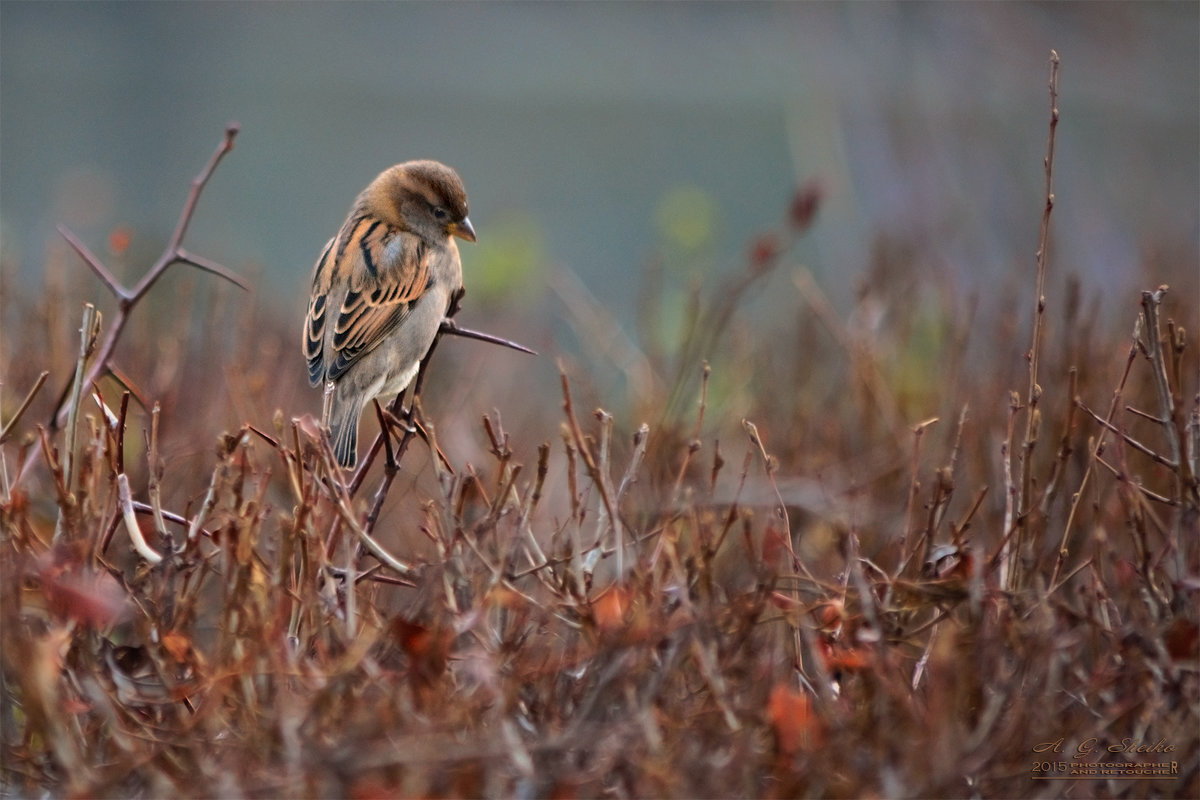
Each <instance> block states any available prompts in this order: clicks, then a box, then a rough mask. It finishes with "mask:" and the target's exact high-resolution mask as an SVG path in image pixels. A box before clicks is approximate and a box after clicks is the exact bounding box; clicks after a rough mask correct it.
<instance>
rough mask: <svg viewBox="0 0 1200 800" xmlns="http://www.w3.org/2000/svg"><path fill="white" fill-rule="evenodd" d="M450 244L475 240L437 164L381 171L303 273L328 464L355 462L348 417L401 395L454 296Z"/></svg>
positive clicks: (453, 179) (354, 434) (309, 352)
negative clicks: (309, 271)
mask: <svg viewBox="0 0 1200 800" xmlns="http://www.w3.org/2000/svg"><path fill="white" fill-rule="evenodd" d="M455 237H458V238H460V239H465V240H467V241H469V242H474V241H475V229H474V228H472V227H471V221H470V220H469V219H468V218H467V193H466V190H465V189H464V188H463V182H462V179H461V178H459V177H458V173H456V172H455V171H454V170H453V169H451V168H450V167H447V166H446V165H444V164H440V163H438V162H437V161H408V162H405V163H403V164H397V165H395V166H393V167H389V168H388V169H385V170H384V171H383V172H381V173H380V174H379V175H378V177H376V178H375V180H373V181H371V183H370V185H369V186H367V188H366V189H364V190H363V191H362V193H361V194H359V196H358V199H356V200H355V201H354V205H353V206H352V207H351V209H350V214H349V215H348V216H347V217H346V221H345V222H344V223H343V224H342V227H341V230H339V231H338V233H337V235H336V236H334V237H333V238H332V239H330V240H329V243H328V244H326V245H325V249H324V250H323V251H322V252H321V257H320V258H318V259H317V264H316V267H315V270H314V274H313V281H312V296H311V297H310V299H309V302H308V314H307V316H306V318H305V320H304V355H305V357H306V358H307V359H308V379H309V382H310V383H311V384H312V385H313V386H324V387H325V405H324V410H323V413H322V421H323V423H324V425H325V426H326V427H327V428H328V429H329V436H330V441H331V442H332V443H333V452H334V455H335V456H336V457H337V461H338V464H340V465H341V466H342V467H345V468H347V469H349V468H352V467H353V466H354V465H355V464H356V463H357V462H358V419H359V416H360V415H361V414H362V410H363V407H364V406H366V404H367V403H368V402H370V401H371V400H373V399H374V398H376V397H379V396H381V395H386V396H393V395H396V394H399V393H400V392H402V391H404V389H405V388H406V387H407V386H408V384H409V383H410V382H412V379H413V378H414V377H415V376H416V374H417V368H418V367H419V366H420V363H421V359H423V358H424V357H425V354H426V353H427V352H429V348H430V346H431V345H432V344H433V340H434V338H435V337H436V336H437V333H438V328H439V327H440V326H441V323H442V321H443V320H444V319H446V318H447V316H448V315H449V314H452V313H453V310H456V309H455V307H456V305H457V302H458V298H459V297H460V296H461V295H462V293H463V279H462V261H461V259H460V258H459V254H458V245H457V244H456V243H455V241H454V239H455Z"/></svg>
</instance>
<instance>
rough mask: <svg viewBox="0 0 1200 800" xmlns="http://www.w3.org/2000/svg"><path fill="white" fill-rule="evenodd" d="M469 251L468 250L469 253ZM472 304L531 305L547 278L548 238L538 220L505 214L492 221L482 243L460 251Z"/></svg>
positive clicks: (523, 214) (482, 233) (524, 214)
mask: <svg viewBox="0 0 1200 800" xmlns="http://www.w3.org/2000/svg"><path fill="white" fill-rule="evenodd" d="M468 248H469V249H468ZM461 249H464V250H467V252H466V253H465V254H464V256H465V257H464V261H465V262H466V270H467V273H468V274H467V285H468V286H469V287H470V296H471V299H472V300H480V301H482V302H506V303H512V304H518V305H519V304H522V303H526V302H529V301H530V300H531V298H533V297H535V296H536V293H533V292H529V291H527V289H528V287H530V286H540V285H541V284H542V283H543V278H544V276H545V274H546V264H547V257H546V237H545V235H544V233H543V231H542V226H541V224H540V223H539V222H538V220H537V219H536V218H535V217H534V216H533V215H532V214H530V213H529V212H527V211H524V210H512V211H506V212H503V213H502V214H500V215H499V216H498V217H496V218H495V219H492V220H489V222H488V224H487V228H486V230H481V231H480V235H479V242H478V243H477V244H476V245H473V246H466V247H464V248H461Z"/></svg>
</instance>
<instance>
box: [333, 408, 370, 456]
mask: <svg viewBox="0 0 1200 800" xmlns="http://www.w3.org/2000/svg"><path fill="white" fill-rule="evenodd" d="M361 413H362V404H361V403H359V402H355V401H342V402H337V401H334V402H333V403H332V407H331V408H330V413H329V415H328V424H329V439H330V441H331V442H333V454H334V456H336V457H337V462H338V464H340V465H341V466H342V467H343V468H345V469H351V468H353V467H354V465H355V464H356V463H358V417H359V415H360V414H361Z"/></svg>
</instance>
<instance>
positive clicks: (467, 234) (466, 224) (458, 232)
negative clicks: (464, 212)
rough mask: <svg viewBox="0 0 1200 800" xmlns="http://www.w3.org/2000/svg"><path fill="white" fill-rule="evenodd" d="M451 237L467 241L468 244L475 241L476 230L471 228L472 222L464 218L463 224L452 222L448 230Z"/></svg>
mask: <svg viewBox="0 0 1200 800" xmlns="http://www.w3.org/2000/svg"><path fill="white" fill-rule="evenodd" d="M448 230H449V231H450V235H451V236H457V237H458V238H460V239H466V240H467V241H468V242H473V241H475V229H474V228H472V227H471V220H469V219H467V218H466V217H463V218H462V222H452V223H450V227H449V229H448Z"/></svg>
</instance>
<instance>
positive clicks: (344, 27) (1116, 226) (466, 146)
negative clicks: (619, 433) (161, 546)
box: [0, 0, 1200, 410]
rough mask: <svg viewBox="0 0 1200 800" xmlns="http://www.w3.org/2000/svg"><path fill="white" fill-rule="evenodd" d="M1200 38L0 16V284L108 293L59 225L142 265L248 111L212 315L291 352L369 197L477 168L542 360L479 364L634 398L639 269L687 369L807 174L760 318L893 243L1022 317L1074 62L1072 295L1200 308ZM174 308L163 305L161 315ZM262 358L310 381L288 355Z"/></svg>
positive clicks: (1066, 259)
mask: <svg viewBox="0 0 1200 800" xmlns="http://www.w3.org/2000/svg"><path fill="white" fill-rule="evenodd" d="M1198 43H1200V5H1197V4H1195V3H1163V4H1155V3H1105V4H1048V5H1034V4H1010V3H1006V4H992V3H989V4H974V3H972V4H945V3H935V4H925V3H903V4H883V3H820V4H808V3H803V4H802V3H753V4H746V3H737V4H732V3H731V4H724V3H702V4H701V3H646V4H644V3H594V4H591V3H583V4H579V3H572V4H547V3H439V4H426V3H395V4H391V3H388V4H384V3H287V2H280V3H138V2H121V3H104V2H89V3H75V2H58V3H43V2H13V1H12V0H8V1H7V2H4V3H3V4H0V101H2V109H0V175H2V181H0V232H2V246H0V247H2V249H0V253H2V262H3V282H2V284H0V288H2V289H3V291H5V292H12V291H14V290H17V289H20V290H29V291H32V292H37V291H39V290H40V289H41V287H42V286H43V283H44V282H45V281H46V280H47V278H46V274H47V265H48V264H51V263H54V262H55V261H58V262H62V264H63V265H64V266H63V267H62V268H61V272H60V273H59V274H60V276H67V277H65V278H63V277H60V278H59V280H65V281H66V282H68V283H72V284H73V285H74V286H75V287H76V288H77V289H78V291H79V293H80V294H81V295H82V296H83V297H86V298H89V299H93V300H96V301H100V302H103V301H104V300H106V299H107V298H105V297H104V294H103V290H102V288H101V286H100V284H99V283H98V282H97V281H95V279H94V277H92V276H91V275H90V274H89V273H88V272H87V271H86V269H85V268H84V267H83V265H82V264H81V263H79V262H78V261H77V260H74V257H73V256H70V255H69V254H65V253H64V251H63V246H62V244H61V241H60V240H59V237H58V234H57V233H56V232H55V229H54V226H55V224H56V223H64V224H66V225H67V226H69V227H70V228H71V229H72V230H73V231H74V232H75V233H76V234H77V235H79V236H80V237H81V238H82V240H83V241H84V242H86V243H88V244H89V246H91V247H92V248H93V249H94V250H96V251H97V252H98V253H99V254H100V255H101V256H102V257H103V258H105V259H107V260H108V262H109V263H110V265H111V266H112V268H113V269H114V270H115V271H116V272H117V273H118V275H120V276H122V277H124V278H125V279H126V280H128V281H130V282H132V281H133V280H136V276H138V275H140V274H141V272H142V271H143V270H144V269H145V267H146V265H148V264H149V262H150V261H152V260H153V258H154V257H155V256H156V255H157V253H158V252H159V251H160V249H161V247H162V243H163V242H164V241H165V239H166V237H167V236H168V235H169V233H170V231H171V229H172V228H173V226H174V224H175V220H176V219H177V216H178V213H179V210H180V208H181V207H182V204H183V201H184V199H185V197H186V193H187V189H188V182H189V180H190V179H191V178H192V177H193V176H194V175H195V174H196V173H197V172H198V171H199V169H200V167H201V166H202V165H203V164H204V162H205V160H206V159H207V158H208V157H209V155H210V154H211V153H212V151H213V149H214V148H215V147H216V145H217V143H218V142H219V141H220V138H221V133H222V130H223V127H224V125H225V124H226V122H228V121H230V120H236V121H237V122H239V123H240V124H241V128H242V132H241V135H240V136H239V137H238V140H237V146H236V149H235V150H234V152H233V153H232V154H231V155H230V156H229V157H228V158H227V160H226V161H225V162H224V163H223V164H222V165H221V167H220V168H219V169H218V171H217V173H216V176H215V177H214V179H213V180H212V182H211V183H210V185H209V187H208V189H207V191H206V193H205V195H204V197H203V199H202V201H201V204H200V208H199V210H198V212H197V214H196V216H195V218H194V222H193V225H192V228H191V232H190V233H189V236H188V239H187V246H188V248H189V249H190V250H192V251H193V252H196V253H199V254H201V255H204V256H207V257H209V258H212V259H214V260H217V261H219V262H221V263H223V264H225V265H226V266H228V267H230V268H232V269H234V270H236V271H238V272H239V273H241V274H243V275H245V276H247V277H248V278H249V279H250V280H251V281H252V282H253V283H254V286H255V288H254V290H253V291H252V293H251V294H249V295H241V294H238V293H236V292H234V293H231V295H230V297H229V298H228V300H227V303H226V305H223V306H220V308H222V309H224V310H223V311H222V313H226V314H234V313H236V314H239V315H242V316H245V317H246V318H249V319H251V320H257V321H259V322H262V321H264V320H267V319H272V320H278V321H279V324H281V325H283V326H284V329H287V326H289V325H290V326H291V327H292V328H294V329H295V338H296V340H297V341H298V339H299V326H300V320H301V318H302V316H303V311H304V304H305V299H306V297H307V291H308V281H309V278H310V274H311V269H312V264H313V262H314V260H315V258H316V255H317V253H318V252H319V250H320V249H321V247H322V245H323V244H324V242H325V241H326V240H327V239H328V237H329V236H331V235H332V234H333V233H334V232H335V231H336V229H337V227H338V225H339V224H340V222H341V221H342V219H343V217H344V214H345V213H346V211H347V209H348V207H349V205H350V203H351V201H352V199H353V198H354V196H355V194H356V193H357V192H358V191H359V190H360V189H361V188H362V187H363V186H365V185H366V184H367V183H368V182H369V181H370V180H371V178H372V177H373V176H374V175H375V174H376V173H377V172H379V171H380V170H381V169H383V168H384V167H386V166H388V165H390V164H392V163H395V162H398V161H402V160H407V159H410V158H426V157H427V158H436V159H439V160H442V161H445V162H446V163H448V164H451V165H453V166H454V167H456V168H457V169H458V170H459V171H460V173H461V174H462V175H463V177H464V179H465V182H466V185H467V188H468V191H469V195H470V204H471V218H472V220H473V221H474V223H475V227H476V229H477V230H478V232H479V244H478V245H476V246H469V245H468V246H464V247H463V253H464V262H465V271H466V282H467V286H468V290H469V291H468V296H467V302H466V306H465V308H464V311H463V314H462V316H461V317H460V320H461V321H462V322H463V323H464V324H467V325H472V326H476V327H489V329H491V330H494V331H495V332H496V333H500V334H503V335H507V336H511V337H513V338H516V339H519V340H522V341H525V342H526V343H527V344H529V345H531V346H534V347H536V348H537V349H539V350H540V351H541V352H542V353H543V354H544V355H543V357H542V358H541V359H538V360H537V361H536V362H527V361H522V360H521V359H522V358H523V357H520V356H517V355H516V354H509V353H502V352H499V351H491V350H490V349H488V350H487V353H486V356H487V357H488V358H490V359H491V360H492V361H493V362H496V361H498V362H499V363H501V364H508V365H511V366H510V367H508V368H509V369H511V370H517V372H516V373H515V374H513V373H510V374H509V376H508V377H509V378H511V379H513V380H518V381H526V380H535V381H539V382H540V381H548V383H545V384H544V385H545V386H546V388H547V390H548V391H549V392H551V393H553V392H555V391H556V390H557V389H556V380H555V374H556V366H555V359H556V358H564V359H566V360H567V361H568V362H569V361H570V360H571V359H572V358H574V357H575V355H574V354H578V353H579V352H580V351H584V352H586V351H588V350H589V348H591V349H592V350H596V351H603V352H599V353H598V355H597V354H596V353H594V354H593V355H596V358H595V359H593V361H594V362H596V363H594V364H592V366H591V367H589V371H590V374H591V375H592V376H593V377H594V378H596V380H597V381H598V382H599V383H600V384H601V385H607V384H606V382H607V381H609V379H610V378H611V381H613V383H612V384H611V385H612V386H616V387H619V386H621V385H624V384H623V383H620V382H622V381H627V380H629V376H630V374H631V369H630V367H629V363H630V361H631V360H633V361H636V360H637V359H638V358H639V355H638V353H639V349H644V348H647V347H649V346H650V345H649V344H648V343H647V342H645V341H644V339H645V337H644V336H641V337H639V335H638V334H636V333H635V332H634V328H635V327H636V325H635V323H636V320H637V319H638V317H639V314H641V313H642V311H639V302H642V301H643V300H644V298H645V296H646V293H647V291H648V289H647V280H648V279H647V275H651V276H653V283H654V286H655V287H657V288H656V289H655V291H656V292H657V294H656V295H655V297H656V302H657V303H658V305H659V308H658V309H657V311H656V313H657V315H658V317H657V318H658V320H659V327H658V329H657V330H658V331H659V334H660V338H661V341H659V342H658V345H660V346H662V347H663V348H664V349H665V350H666V351H669V350H670V349H671V347H672V344H673V341H674V340H673V338H672V337H673V336H674V335H675V334H673V333H672V330H673V327H672V326H676V327H677V326H678V325H679V320H681V319H682V318H683V316H684V315H685V311H684V308H685V307H686V304H687V295H686V289H687V288H688V287H693V288H695V287H708V288H711V287H712V286H715V285H717V281H718V279H719V278H720V276H723V275H729V274H735V273H737V272H738V271H740V270H744V269H746V264H747V255H746V254H747V253H748V252H749V249H750V243H751V242H752V241H753V240H754V239H755V237H757V236H758V235H759V234H760V233H761V232H762V231H764V230H766V229H770V228H772V227H775V226H778V225H779V224H780V221H781V220H782V219H783V218H784V217H785V215H786V212H787V208H788V203H789V202H790V200H791V198H792V196H793V194H794V192H795V191H796V189H797V187H798V186H801V185H803V184H804V183H805V182H807V181H810V180H815V181H817V183H818V185H819V186H820V187H821V191H822V195H821V197H822V201H821V203H820V207H819V212H818V216H817V219H816V223H815V225H814V226H813V228H812V229H811V230H810V231H809V232H808V233H807V234H806V235H805V236H803V237H802V238H801V239H800V240H799V241H798V242H797V243H796V244H795V245H794V247H792V249H791V250H790V251H789V253H788V256H787V258H788V261H787V264H786V265H785V269H783V270H781V271H780V272H779V273H777V274H775V275H772V276H770V277H769V279H768V280H766V281H765V282H764V285H763V286H760V287H759V288H758V291H757V292H756V293H755V294H754V296H753V297H752V298H750V301H749V302H751V304H752V306H753V308H754V309H755V310H754V314H755V316H754V317H752V318H751V319H750V320H749V322H752V323H754V324H755V325H757V324H758V322H756V320H772V319H778V320H785V321H786V320H788V319H790V318H792V317H795V316H796V315H797V314H798V313H799V311H798V309H799V308H800V306H801V301H800V297H799V294H798V292H797V289H796V286H795V285H794V280H793V279H794V275H795V272H796V270H798V269H805V270H810V271H811V273H812V275H813V276H814V277H815V280H816V281H817V283H818V284H819V285H820V286H821V287H822V290H823V291H824V292H825V293H826V294H827V296H828V297H829V298H830V300H831V302H832V304H833V308H834V309H836V310H837V311H838V312H839V313H849V307H850V305H851V304H852V303H854V302H855V300H854V298H855V297H856V292H858V293H859V295H861V293H862V292H863V291H865V290H869V289H870V282H871V281H872V280H873V279H874V276H877V274H878V265H879V261H880V260H881V259H888V258H890V259H891V260H892V262H894V263H900V264H901V268H902V269H903V270H908V271H912V272H914V274H916V275H917V278H918V279H920V280H928V281H933V282H935V283H936V284H937V285H938V286H939V290H940V291H943V292H945V293H948V294H949V296H950V297H952V298H953V297H961V298H966V297H968V296H977V297H979V298H981V303H982V304H983V306H984V307H986V306H987V304H988V303H996V302H1002V303H1009V302H1011V301H1013V299H1014V298H1015V299H1016V300H1018V301H1019V302H1020V303H1021V304H1022V305H1020V306H1019V307H1015V306H1014V307H1011V308H1009V309H1007V310H1005V309H1002V310H1001V313H1012V314H1013V315H1014V316H1021V317H1022V318H1027V314H1026V313H1025V312H1026V311H1027V306H1028V305H1029V302H1030V297H1031V295H1030V291H1031V288H1030V287H1032V276H1033V273H1034V251H1035V249H1036V245H1037V231H1038V223H1039V220H1040V216H1041V211H1042V187H1043V171H1042V158H1043V155H1044V153H1045V147H1046V129H1047V119H1048V97H1047V90H1046V84H1047V76H1048V56H1049V52H1050V50H1051V48H1055V49H1056V50H1057V51H1058V53H1059V54H1060V56H1061V58H1062V77H1061V86H1060V90H1061V99H1060V108H1061V112H1062V124H1061V125H1060V126H1059V136H1058V155H1057V160H1056V175H1055V189H1056V194H1057V206H1056V209H1055V213H1054V223H1053V224H1054V228H1053V260H1052V266H1051V275H1052V279H1053V280H1054V281H1058V280H1060V278H1061V276H1063V275H1068V274H1076V275H1079V276H1080V278H1081V281H1082V286H1083V287H1084V291H1085V292H1086V293H1087V295H1088V296H1089V297H1091V298H1092V299H1093V301H1094V302H1095V303H1097V304H1098V305H1097V307H1098V308H1100V309H1104V308H1105V307H1106V306H1107V310H1110V311H1111V310H1113V309H1114V308H1115V309H1117V310H1120V318H1121V319H1122V320H1124V319H1126V318H1128V319H1129V320H1130V321H1132V319H1133V315H1134V314H1135V309H1136V296H1134V295H1130V294H1129V292H1130V291H1131V290H1135V289H1141V288H1148V287H1149V286H1150V285H1156V284H1157V283H1171V284H1173V285H1176V286H1182V287H1184V290H1185V291H1190V292H1194V290H1195V284H1196V277H1195V276H1196V272H1197V263H1198V258H1200V256H1198V241H1200V230H1198V220H1200V210H1198V202H1200V88H1198V87H1200V68H1198V63H1200V61H1198V59H1200V46H1198ZM896 253H902V254H903V258H901V259H899V260H897V258H895V257H893V256H892V255H889V254H896ZM1148 264H1150V265H1154V266H1153V270H1152V271H1154V272H1155V274H1154V275H1150V276H1147V274H1146V265H1148ZM209 280H215V279H210V278H202V279H199V281H200V283H204V282H206V281H209ZM1058 285H1059V284H1058V283H1052V284H1051V286H1052V288H1054V290H1055V291H1059V290H1058V288H1057V287H1058ZM175 291H176V289H173V288H172V286H171V285H170V284H164V288H162V289H160V290H159V291H156V292H155V293H154V294H152V295H151V297H150V299H149V301H148V304H150V305H154V304H157V307H158V308H159V309H160V310H161V311H162V312H163V313H165V314H167V316H168V317H169V316H170V314H171V313H173V312H172V309H173V307H174V305H175V304H176V303H177V300H176V298H175V296H174V295H173V294H172V292H175ZM697 291H699V289H697ZM1060 296H1061V293H1060ZM1051 297H1052V299H1053V297H1054V295H1051ZM884 299H885V301H886V298H884ZM214 307H215V306H214ZM1124 309H1128V311H1127V312H1126V311H1125V310H1124ZM746 321H747V320H743V322H746ZM1122 325H1124V322H1122ZM5 327H6V328H7V327H8V325H7V324H6V326H5ZM231 329H232V328H231ZM250 329H251V330H253V325H251V328H250ZM1022 330H1026V329H1024V328H1023V329H1022ZM596 332H600V336H601V338H604V337H611V339H612V341H611V342H598V341H597V340H596V335H595V334H596ZM743 335H746V336H751V337H752V336H754V335H755V334H754V326H753V325H752V326H751V327H750V329H749V331H748V332H743ZM64 336H65V337H66V341H70V340H71V339H72V337H73V333H72V331H71V330H70V328H68V329H67V330H66V331H64ZM1022 338H1024V334H1023V335H1022ZM479 347H483V346H482V345H475V344H469V343H462V344H457V345H456V348H463V349H470V348H479ZM485 349H486V348H485ZM471 352H476V351H475V350H471ZM702 355H712V354H702ZM5 356H6V359H7V358H11V357H12V356H13V354H12V353H11V352H9V353H5ZM271 358H273V359H277V363H278V364H279V365H280V368H281V369H285V370H286V371H287V372H288V375H289V376H290V375H291V374H292V372H291V370H292V368H293V367H294V368H295V374H296V375H299V371H300V367H301V363H300V355H299V349H298V345H297V346H296V348H295V352H291V351H290V350H289V351H286V352H280V353H274V352H273V351H272V354H271ZM606 369H607V370H609V372H608V373H606V372H605V370H606ZM606 376H607V377H606ZM289 380H292V379H291V378H289ZM292 384H294V385H295V387H297V391H303V388H302V387H303V384H302V381H301V380H299V379H296V380H294V381H292V383H290V384H289V386H291V385H292ZM618 393H619V391H618ZM296 405H297V406H300V407H302V408H304V409H307V406H312V407H313V408H316V407H317V398H316V397H315V393H313V396H312V397H309V396H308V395H303V396H302V397H300V398H299V399H297V401H296ZM307 410H311V409H307Z"/></svg>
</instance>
